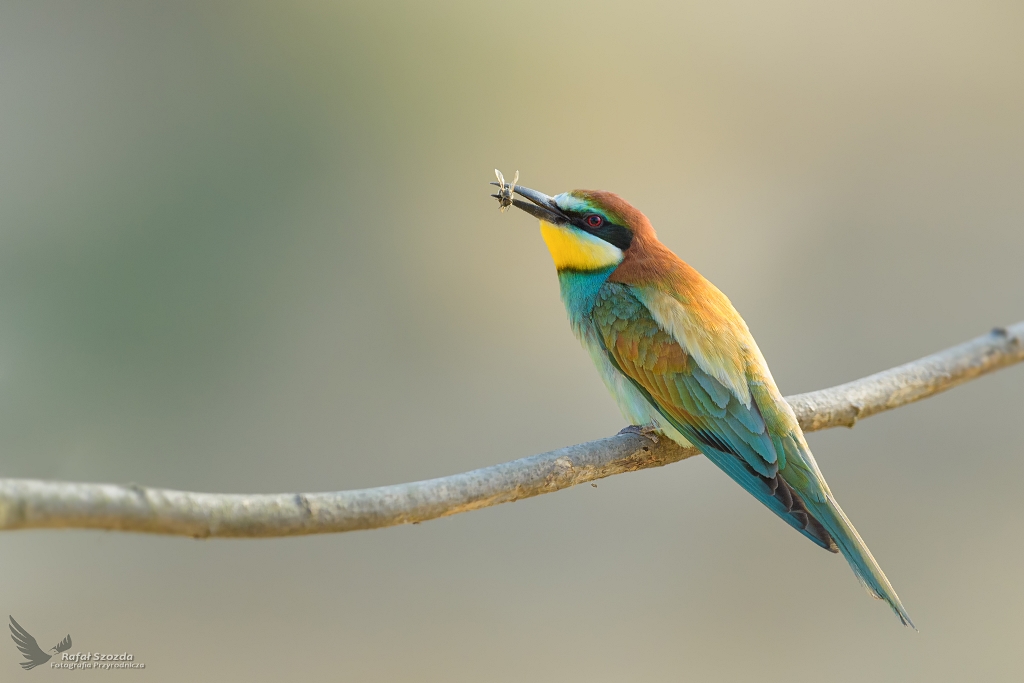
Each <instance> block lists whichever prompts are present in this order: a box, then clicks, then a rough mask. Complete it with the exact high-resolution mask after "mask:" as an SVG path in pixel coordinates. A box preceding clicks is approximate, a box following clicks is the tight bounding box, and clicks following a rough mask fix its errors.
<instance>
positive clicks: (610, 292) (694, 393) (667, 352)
mask: <svg viewBox="0 0 1024 683" xmlns="http://www.w3.org/2000/svg"><path fill="white" fill-rule="evenodd" d="M592 319H593V321H594V325H595V327H596V330H597V333H598V335H597V336H598V338H599V340H600V341H601V343H602V345H603V347H604V350H605V352H606V353H607V355H608V359H609V360H610V362H611V363H612V364H613V365H614V366H615V367H616V369H618V370H619V371H620V372H622V373H623V375H625V376H626V377H627V378H629V379H630V381H632V383H633V384H634V386H636V388H637V389H638V390H639V391H640V392H641V393H642V394H643V395H644V396H645V397H646V398H647V400H648V401H650V402H651V404H652V405H653V406H655V407H656V408H657V410H658V412H659V413H660V414H661V416H662V417H664V419H665V421H666V422H668V423H669V424H671V425H672V426H673V427H674V428H675V429H677V430H678V431H679V432H680V433H681V434H682V435H683V436H684V437H686V439H687V440H689V441H690V443H692V444H693V445H694V446H696V447H697V448H699V449H700V450H701V452H702V453H704V455H706V456H707V457H708V458H709V459H710V460H711V461H712V462H714V463H715V464H716V465H718V466H719V467H720V468H721V469H722V470H724V471H725V472H726V474H728V475H729V476H730V477H732V478H733V479H734V480H735V481H736V482H737V483H739V484H740V486H742V487H743V488H744V489H746V490H747V491H748V492H750V493H751V494H752V495H753V496H754V497H756V498H757V499H758V500H760V501H761V502H762V503H764V504H765V505H766V506H767V507H768V508H769V509H771V510H772V511H773V512H774V513H775V514H777V515H779V516H780V517H782V519H784V520H785V521H786V522H787V523H789V524H790V525H791V526H793V527H794V528H796V529H797V530H798V531H800V532H801V533H802V534H804V535H805V536H807V537H808V538H810V539H811V540H812V541H814V542H815V543H817V544H818V545H820V546H821V547H823V548H827V549H828V550H831V551H832V552H836V551H837V548H836V545H835V542H834V541H833V539H832V537H831V536H830V535H829V532H828V531H826V530H825V527H824V526H822V524H821V523H820V522H819V521H818V520H817V519H815V518H814V517H813V516H812V515H811V513H810V512H809V511H808V509H807V506H806V505H805V503H804V501H803V499H802V498H801V496H800V495H798V493H797V491H799V490H801V489H803V488H804V486H801V484H805V483H807V482H808V481H809V480H813V479H815V478H814V477H813V473H811V472H807V471H806V464H805V463H804V462H803V461H802V458H801V454H800V449H799V447H798V444H796V443H790V442H791V441H792V440H793V437H792V435H788V434H782V435H776V434H772V433H771V432H770V431H769V429H768V428H767V426H766V425H765V420H764V418H763V416H762V414H761V411H760V409H759V407H758V404H757V402H756V401H751V402H750V405H749V406H746V405H744V404H743V403H741V402H740V400H739V399H738V398H737V397H736V396H735V394H733V393H732V392H731V391H729V389H727V388H726V387H725V386H724V385H723V384H722V383H721V382H719V381H718V380H717V379H715V378H714V377H712V376H711V375H709V374H707V373H706V372H704V371H703V370H702V369H701V368H700V367H699V366H698V364H697V363H696V362H695V361H694V360H693V358H692V357H691V356H690V355H689V354H687V353H686V350H685V349H684V348H683V347H682V346H680V344H679V343H678V342H676V340H675V339H674V338H673V337H672V336H671V335H670V334H668V333H667V332H665V331H664V330H663V329H661V327H660V326H659V325H658V323H657V322H656V321H655V320H654V318H653V317H652V315H651V313H650V311H649V310H648V309H647V307H646V306H645V305H644V304H643V303H642V302H641V301H640V300H639V299H638V298H637V297H636V296H634V295H633V294H632V293H631V291H630V289H629V286H628V285H622V284H617V283H606V284H605V285H604V286H603V287H602V288H601V290H600V291H599V293H598V296H597V301H596V303H595V306H594V309H593V314H592ZM807 475H811V476H810V477H808V476H807Z"/></svg>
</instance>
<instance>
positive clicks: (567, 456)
mask: <svg viewBox="0 0 1024 683" xmlns="http://www.w3.org/2000/svg"><path fill="white" fill-rule="evenodd" d="M1022 360H1024V322H1021V323H1017V324H1016V325H1014V326H1012V327H1009V328H997V329H995V330H993V331H992V332H991V333H990V334H987V335H985V336H983V337H978V338H977V339H974V340H972V341H969V342H967V343H965V344H961V345H959V346H955V347H953V348H950V349H947V350H945V351H942V352H940V353H936V354H934V355H931V356H926V357H925V358H921V359H920V360H916V361H914V362H912V363H907V364H906V365H901V366H899V367H896V368H893V369H891V370H886V371H884V372H880V373H878V374H875V375H871V376H870V377H865V378H863V379H859V380H856V381H854V382H849V383H847V384H842V385H840V386H837V387H832V388H831V389H823V390H821V391H814V392H811V393H808V394H800V395H798V396H793V397H790V398H789V399H788V400H789V402H790V403H791V404H792V405H793V409H794V410H795V411H796V414H797V417H798V419H799V420H800V424H801V425H802V426H803V428H804V429H805V430H807V431H815V430H820V429H827V428H829V427H838V426H848V427H849V426H853V424H854V423H855V422H856V421H857V420H858V419H860V418H864V417H868V416H870V415H874V414H875V413H879V412H881V411H883V410H891V409H893V408H898V407H899V406H903V405H906V404H908V403H912V402H914V401H918V400H920V399H922V398H927V397H928V396H932V395H934V394H937V393H939V392H940V391H945V390H946V389H950V388H952V387H955V386H957V385H958V384H961V383H963V382H966V381H968V380H971V379H974V378H975V377H978V376H980V375H983V374H986V373H988V372H992V371H994V370H998V369H1000V368H1004V367H1006V366H1008V365H1012V364H1013V363H1017V362H1020V361H1022ZM696 454H697V451H696V449H693V448H681V447H679V446H677V445H676V444H674V443H672V442H671V441H669V440H668V439H660V440H659V442H658V443H653V442H651V441H650V440H649V439H647V438H646V437H643V436H640V435H637V434H619V435H617V436H613V437H611V438H607V439H600V440H598V441H591V442H589V443H584V444H578V445H576V446H569V447H568V448H562V449H559V450H557V451H551V452H550V453H542V454H540V455H534V456H531V457H529V458H523V459H521V460H514V461H512V462H507V463H503V464H501V465H494V466H492V467H485V468H483V469H479V470H473V471H472V472H464V473H462V474H455V475H452V476H450V477H442V478H440V479H429V480H426V481H418V482H412V483H409V484H397V485H394V486H381V487H378V488H372V489H361V490H356V491H339V492H333V493H280V494H222V493H191V492H187V491H172V490H167V489H153V488H147V487H144V486H138V485H134V484H131V485H127V486H120V485H116V484H77V483H61V482H52V481H39V480H31V479H0V529H32V528H69V527H70V528H83V529H109V530H114V531H139V532H147V533H156V534H175V535H182V536H195V537H203V538H205V537H210V536H220V537H225V536H232V537H250V538H265V537H272V536H297V535H301V534H319V533H330V532H338V531H355V530H357V529H376V528H380V527H386V526H394V525H396V524H409V523H417V522H422V521H426V520H429V519H436V518H438V517H445V516H447V515H454V514H456V513H459V512H467V511H469V510H476V509H478V508H483V507H488V506H491V505H497V504H499V503H507V502H510V501H515V500H519V499H520V498H529V497H531V496H537V495H540V494H542V493H550V492H552V491H558V490H560V489H564V488H568V487H570V486H575V485H576V484H582V483H584V482H588V481H593V480H595V479H601V478H603V477H608V476H611V475H613V474H621V473H622V472H632V471H635V470H640V469H645V468H648V467H660V466H662V465H667V464H669V463H673V462H677V461H679V460H683V459H684V458H688V457H690V456H692V455H696Z"/></svg>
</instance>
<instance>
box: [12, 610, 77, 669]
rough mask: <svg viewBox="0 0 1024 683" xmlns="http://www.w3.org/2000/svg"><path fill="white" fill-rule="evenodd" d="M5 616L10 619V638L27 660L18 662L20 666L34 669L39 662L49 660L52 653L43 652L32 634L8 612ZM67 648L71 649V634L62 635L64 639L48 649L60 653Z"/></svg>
mask: <svg viewBox="0 0 1024 683" xmlns="http://www.w3.org/2000/svg"><path fill="white" fill-rule="evenodd" d="M7 616H8V618H9V619H10V620H11V623H10V624H9V625H8V628H10V629H11V639H12V640H13V641H14V644H15V645H16V646H17V648H18V649H19V650H21V654H23V655H24V656H25V659H26V660H28V661H25V662H19V664H21V668H22V669H25V670H26V671H28V670H29V669H34V668H35V667H37V666H39V665H40V664H46V662H48V661H50V658H51V657H53V655H48V654H46V653H45V652H43V650H42V648H40V647H39V643H37V642H36V639H35V638H34V637H32V634H31V633H29V632H28V631H26V630H25V629H24V628H22V626H21V624H19V623H18V622H17V621H15V620H14V617H12V616H11V615H9V614H8V615H7ZM69 649H71V634H68V635H66V636H64V640H62V641H60V642H59V643H57V644H56V645H54V646H53V647H51V648H50V651H51V652H53V654H60V653H61V652H65V651H67V650H69Z"/></svg>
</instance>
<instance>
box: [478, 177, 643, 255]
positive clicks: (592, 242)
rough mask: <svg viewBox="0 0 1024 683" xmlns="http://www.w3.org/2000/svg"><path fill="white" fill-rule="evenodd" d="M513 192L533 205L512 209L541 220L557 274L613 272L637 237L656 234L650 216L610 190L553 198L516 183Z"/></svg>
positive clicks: (523, 203) (521, 203)
mask: <svg viewBox="0 0 1024 683" xmlns="http://www.w3.org/2000/svg"><path fill="white" fill-rule="evenodd" d="M495 184H497V183H495ZM514 192H515V193H516V194H518V195H519V196H520V197H524V198H525V199H526V200H529V201H524V200H522V199H518V198H516V199H513V200H512V204H513V206H515V207H516V208H518V209H522V210H523V211H525V212H526V213H528V214H530V215H531V216H535V217H536V218H539V219H540V230H541V235H542V236H543V237H544V242H545V243H546V244H547V245H548V250H549V251H550V252H551V258H552V259H554V261H555V267H556V268H557V269H558V270H559V271H581V272H593V271H602V270H607V269H610V268H615V267H616V266H618V265H619V264H620V263H622V261H623V259H625V257H626V252H627V251H628V250H629V249H630V247H632V246H633V243H634V240H635V238H636V237H637V236H638V233H645V232H646V231H651V234H652V235H653V231H652V230H651V228H650V223H649V222H648V221H647V217H646V216H644V215H643V214H642V213H641V212H640V211H638V210H637V209H635V208H634V207H633V206H632V205H630V204H629V202H627V201H626V200H624V199H622V198H621V197H619V196H618V195H617V194H613V193H611V192H603V191H600V190H572V191H571V192H563V193H562V194H559V195H555V196H554V197H549V196H548V195H546V194H544V193H542V192H537V191H536V190H531V189H529V188H527V187H520V186H518V185H516V186H515V187H514ZM495 196H496V197H499V199H500V195H495Z"/></svg>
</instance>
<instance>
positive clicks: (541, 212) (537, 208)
mask: <svg viewBox="0 0 1024 683" xmlns="http://www.w3.org/2000/svg"><path fill="white" fill-rule="evenodd" d="M491 185H498V183H491ZM513 191H514V192H515V193H516V194H518V195H519V196H520V197H526V198H527V199H529V200H530V201H529V202H524V201H523V200H522V199H513V200H512V205H513V206H515V207H516V208H517V209H522V210H523V211H525V212H526V213H528V214H530V215H531V216H534V217H535V218H539V219H540V220H542V221H544V222H546V223H551V224H552V225H565V224H567V223H569V222H570V220H569V217H568V216H566V215H565V213H564V212H563V211H562V210H561V209H560V208H558V204H556V203H555V200H554V199H553V198H551V197H549V196H547V195H546V194H544V193H543V192H537V191H536V190H531V189H530V188H528V187H522V186H520V185H516V186H515V188H514V189H513ZM491 196H492V197H495V198H497V199H500V198H501V195H496V194H492V195H491ZM530 202H533V203H532V204H531V203H530ZM506 206H507V204H506Z"/></svg>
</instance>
